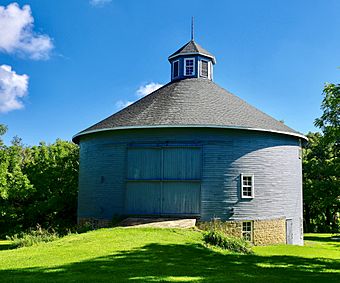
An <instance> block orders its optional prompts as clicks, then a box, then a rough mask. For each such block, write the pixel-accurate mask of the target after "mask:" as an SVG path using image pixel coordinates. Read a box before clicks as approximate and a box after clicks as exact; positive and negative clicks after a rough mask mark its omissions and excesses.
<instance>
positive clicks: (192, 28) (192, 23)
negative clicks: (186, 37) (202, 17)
mask: <svg viewBox="0 0 340 283" xmlns="http://www.w3.org/2000/svg"><path fill="white" fill-rule="evenodd" d="M191 40H194V17H191Z"/></svg>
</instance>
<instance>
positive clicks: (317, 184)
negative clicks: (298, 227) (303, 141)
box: [303, 84, 340, 232]
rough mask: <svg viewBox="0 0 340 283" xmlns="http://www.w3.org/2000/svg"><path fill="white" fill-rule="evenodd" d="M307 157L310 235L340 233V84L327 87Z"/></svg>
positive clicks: (305, 178) (306, 217)
mask: <svg viewBox="0 0 340 283" xmlns="http://www.w3.org/2000/svg"><path fill="white" fill-rule="evenodd" d="M323 94H324V98H323V101H322V104H321V110H322V111H323V113H322V115H321V117H320V118H317V119H316V120H315V123H314V124H315V126H317V127H318V128H320V130H321V132H320V133H319V132H317V133H308V134H307V137H308V139H309V141H308V143H307V145H306V147H305V149H304V156H303V197H304V220H305V231H307V232H339V230H340V215H339V213H340V84H326V85H325V88H324V91H323Z"/></svg>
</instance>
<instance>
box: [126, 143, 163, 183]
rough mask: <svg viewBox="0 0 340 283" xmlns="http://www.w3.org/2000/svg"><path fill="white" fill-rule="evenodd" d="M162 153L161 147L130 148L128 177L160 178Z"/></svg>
mask: <svg viewBox="0 0 340 283" xmlns="http://www.w3.org/2000/svg"><path fill="white" fill-rule="evenodd" d="M161 154H162V151H161V150H160V149H159V148H129V149H128V165H129V166H128V167H127V172H128V173H127V178H128V179H137V180H138V179H139V180H140V179H144V180H152V179H160V176H161V174H162V172H161V169H162V168H161V167H162V164H161Z"/></svg>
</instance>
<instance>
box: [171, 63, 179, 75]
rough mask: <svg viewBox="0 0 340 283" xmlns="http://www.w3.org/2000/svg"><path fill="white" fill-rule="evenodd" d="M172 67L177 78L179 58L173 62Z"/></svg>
mask: <svg viewBox="0 0 340 283" xmlns="http://www.w3.org/2000/svg"><path fill="white" fill-rule="evenodd" d="M172 69H173V77H174V78H177V77H178V75H179V61H178V60H177V61H175V62H173V65H172Z"/></svg>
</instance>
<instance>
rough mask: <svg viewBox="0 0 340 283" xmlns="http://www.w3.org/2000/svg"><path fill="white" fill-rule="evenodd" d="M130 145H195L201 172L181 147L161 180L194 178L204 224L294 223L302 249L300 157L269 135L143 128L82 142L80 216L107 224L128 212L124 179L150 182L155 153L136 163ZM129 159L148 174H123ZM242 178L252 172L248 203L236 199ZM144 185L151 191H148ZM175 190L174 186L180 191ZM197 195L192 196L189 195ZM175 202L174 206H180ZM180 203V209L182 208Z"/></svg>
mask: <svg viewBox="0 0 340 283" xmlns="http://www.w3.org/2000/svg"><path fill="white" fill-rule="evenodd" d="M132 141H133V142H135V143H141V144H143V143H145V144H147V143H155V144H156V143H160V144H162V143H166V144H171V143H174V144H177V145H178V144H188V143H192V144H197V143H199V144H200V145H201V148H202V154H201V161H200V167H201V169H202V170H201V172H200V174H198V171H197V168H196V167H195V165H194V164H198V162H199V161H198V159H195V158H196V157H195V154H193V153H192V156H191V153H190V151H187V152H186V153H183V152H182V151H181V150H180V148H176V149H174V150H171V149H170V150H169V151H165V152H164V156H166V158H167V159H168V160H169V162H168V163H169V166H168V165H166V166H165V167H164V177H167V178H169V179H172V177H174V176H180V177H183V178H190V177H193V178H196V177H197V176H199V178H198V179H201V182H200V208H199V210H200V217H201V219H202V220H210V219H211V218H213V217H218V218H221V219H222V220H236V221H237V220H257V219H258V220H261V219H273V218H277V217H285V218H288V219H292V230H293V243H294V244H301V243H302V234H301V221H302V164H301V159H299V141H298V138H295V137H291V136H286V135H281V134H273V133H266V132H255V131H240V130H226V129H144V130H143V129H140V130H122V131H111V132H102V133H96V134H91V135H86V136H83V137H81V140H80V177H79V178H80V179H79V201H78V203H79V206H78V217H85V216H86V217H95V218H103V217H104V218H105V217H106V218H108V219H110V218H111V217H112V216H113V215H114V214H116V213H117V214H125V213H126V210H125V208H124V207H125V205H126V203H125V201H126V196H125V194H129V188H130V182H128V183H126V178H127V177H133V176H137V175H138V174H140V175H138V176H144V177H150V176H151V175H148V174H149V173H147V172H151V171H153V170H154V169H152V168H154V167H153V166H154V165H152V163H153V161H152V160H153V158H154V156H155V155H157V153H155V152H149V153H150V154H148V156H147V157H145V158H137V157H136V158H135V157H133V153H132V155H130V153H127V151H128V150H127V149H128V148H129V144H130V143H131V142H132ZM169 148H170V147H169ZM129 150H130V149H129ZM193 150H195V149H193ZM197 158H198V157H197ZM128 159H131V160H135V162H137V163H141V164H143V165H145V166H146V169H145V171H142V172H137V173H138V174H137V173H136V172H134V169H133V167H132V168H130V167H128V168H127V161H128ZM148 160H149V161H150V162H148ZM183 162H184V164H185V165H183V166H185V167H187V168H191V169H189V170H188V172H189V173H185V174H184V175H183V173H181V170H180V168H181V166H182V165H181V164H182V163H183ZM137 163H136V164H137ZM171 164H177V165H176V166H174V165H171ZM178 164H180V165H178ZM155 168H156V167H155ZM155 170H156V169H155ZM241 173H244V174H254V183H255V197H254V198H253V199H242V198H241V197H240V195H241V193H240V174H241ZM135 174H137V175H135ZM170 183H171V182H169V186H171V185H170ZM189 183H190V182H188V184H186V185H184V184H183V186H187V187H183V188H182V190H183V194H184V195H185V192H186V191H187V190H189V189H190V186H191V184H189ZM133 186H134V185H132V184H131V188H132V189H131V190H133V189H134V188H133ZM127 187H128V188H127ZM147 187H148V188H149V187H150V190H151V187H152V185H147ZM176 187H178V188H179V187H180V185H176ZM170 189H171V188H170ZM178 190H180V189H178ZM195 194H196V191H195V193H194V194H193V195H195ZM156 197H158V196H157V195H156V196H155V198H156ZM184 198H185V196H184ZM174 201H175V202H177V203H179V201H180V200H174ZM178 205H179V206H180V207H181V205H182V204H178ZM182 207H184V211H189V210H191V209H192V210H195V209H197V208H185V204H183V205H182ZM135 209H137V208H135ZM164 209H165V210H168V211H170V212H171V204H170V203H169V204H166V205H165V206H164ZM170 212H169V213H170Z"/></svg>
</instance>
